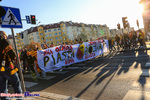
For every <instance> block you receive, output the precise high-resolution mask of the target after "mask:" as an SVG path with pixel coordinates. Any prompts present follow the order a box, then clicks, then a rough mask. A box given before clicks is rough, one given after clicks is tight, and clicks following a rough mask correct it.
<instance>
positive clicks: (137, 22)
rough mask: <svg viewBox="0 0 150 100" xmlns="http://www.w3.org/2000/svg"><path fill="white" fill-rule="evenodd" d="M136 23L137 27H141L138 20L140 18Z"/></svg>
mask: <svg viewBox="0 0 150 100" xmlns="http://www.w3.org/2000/svg"><path fill="white" fill-rule="evenodd" d="M136 24H137V27H138V28H139V21H138V19H137V20H136Z"/></svg>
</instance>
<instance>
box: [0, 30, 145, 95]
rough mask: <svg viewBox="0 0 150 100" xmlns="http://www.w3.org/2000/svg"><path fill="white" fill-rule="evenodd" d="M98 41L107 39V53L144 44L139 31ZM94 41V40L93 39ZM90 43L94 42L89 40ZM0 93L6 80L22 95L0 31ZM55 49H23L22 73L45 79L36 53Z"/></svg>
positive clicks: (79, 41) (77, 40)
mask: <svg viewBox="0 0 150 100" xmlns="http://www.w3.org/2000/svg"><path fill="white" fill-rule="evenodd" d="M98 39H108V43H109V51H110V52H112V51H114V50H120V49H121V48H122V49H125V50H130V49H135V48H138V43H139V44H140V45H139V48H144V47H145V46H146V44H145V35H144V33H143V32H142V31H141V30H138V31H131V32H129V33H127V34H126V33H123V34H121V35H116V36H115V37H107V36H105V37H100V38H98ZM95 40H96V39H95ZM90 41H94V40H92V39H90ZM83 42H88V40H86V41H83V40H82V38H80V37H79V38H75V40H74V41H71V40H70V41H68V42H62V43H61V44H59V45H73V44H82V43H83ZM0 43H1V48H0V56H1V57H0V63H1V66H0V83H1V85H0V93H7V80H8V81H9V83H10V84H12V86H13V88H14V91H15V93H22V90H21V85H20V81H19V77H18V75H17V73H16V72H17V71H18V69H17V67H16V66H13V64H12V62H15V61H16V55H15V52H14V50H13V48H12V47H11V45H10V44H9V42H8V41H7V35H6V33H5V32H3V31H0ZM51 47H55V45H54V43H51V44H50V45H47V44H46V43H45V44H44V46H43V48H41V47H40V46H38V45H37V44H35V43H34V44H31V46H30V48H26V47H24V48H23V49H22V50H21V54H20V61H22V62H23V68H22V72H23V73H25V72H27V71H28V72H30V73H31V75H32V76H35V77H36V78H40V77H42V78H44V77H46V73H45V72H44V71H43V70H42V69H41V68H40V67H39V66H38V64H37V51H38V50H42V49H47V48H51Z"/></svg>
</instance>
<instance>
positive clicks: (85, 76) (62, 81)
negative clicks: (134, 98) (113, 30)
mask: <svg viewBox="0 0 150 100" xmlns="http://www.w3.org/2000/svg"><path fill="white" fill-rule="evenodd" d="M147 47H149V43H147ZM149 55H150V50H149V49H147V50H144V49H138V50H130V51H126V52H116V51H114V52H113V53H112V54H108V55H106V56H105V57H98V58H95V59H92V60H89V61H85V62H83V63H79V64H74V65H71V66H69V67H67V68H64V70H63V71H62V72H54V73H47V77H48V78H45V79H39V80H35V79H32V78H31V77H25V82H31V83H36V84H35V85H32V86H29V87H28V88H26V89H27V91H30V92H35V91H39V92H47V93H54V94H61V95H66V96H71V97H76V98H81V99H85V100H122V99H124V98H125V96H127V93H129V91H130V90H133V91H145V92H150V85H149V82H150V80H149V79H148V78H149V76H148V75H149V71H148V70H149V68H148V67H145V65H146V63H147V62H149ZM145 72H147V73H148V75H146V76H142V75H143V73H145ZM27 85H29V84H27ZM47 100H48V99H47Z"/></svg>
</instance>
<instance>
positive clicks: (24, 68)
mask: <svg viewBox="0 0 150 100" xmlns="http://www.w3.org/2000/svg"><path fill="white" fill-rule="evenodd" d="M21 60H22V61H23V72H25V71H26V66H27V64H26V62H27V50H26V49H22V52H21ZM28 70H29V69H28ZM29 71H30V70H29Z"/></svg>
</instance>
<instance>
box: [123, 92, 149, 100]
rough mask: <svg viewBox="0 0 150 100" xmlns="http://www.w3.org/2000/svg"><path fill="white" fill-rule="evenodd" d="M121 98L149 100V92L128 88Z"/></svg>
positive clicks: (124, 99) (125, 99)
mask: <svg viewBox="0 0 150 100" xmlns="http://www.w3.org/2000/svg"><path fill="white" fill-rule="evenodd" d="M123 100H150V92H145V91H135V90H129V91H128V92H127V94H126V95H125V96H124V98H123Z"/></svg>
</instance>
